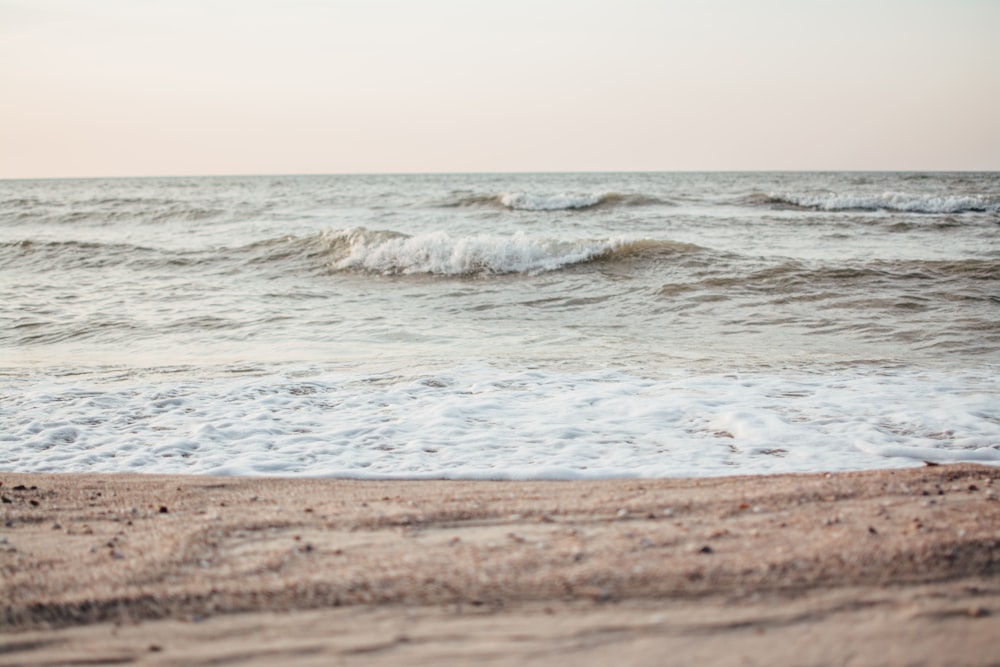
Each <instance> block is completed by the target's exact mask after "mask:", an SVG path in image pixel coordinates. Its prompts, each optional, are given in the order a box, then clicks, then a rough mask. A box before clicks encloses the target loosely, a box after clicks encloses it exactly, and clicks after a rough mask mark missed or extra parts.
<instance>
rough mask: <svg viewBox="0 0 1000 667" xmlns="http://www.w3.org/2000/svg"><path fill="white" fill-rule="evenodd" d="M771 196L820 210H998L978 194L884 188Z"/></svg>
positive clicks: (995, 203) (993, 202)
mask: <svg viewBox="0 0 1000 667" xmlns="http://www.w3.org/2000/svg"><path fill="white" fill-rule="evenodd" d="M770 197H771V199H772V200H775V201H783V202H788V203H789V204H793V205H795V206H802V207H805V208H815V209H819V210H821V211H850V210H866V211H876V210H888V211H899V212H904V213H937V214H945V213H963V212H970V211H972V212H985V213H1000V202H998V201H996V200H993V199H990V198H988V197H984V196H981V195H973V196H939V195H929V194H908V193H905V192H885V193H882V194H881V195H874V196H872V195H851V194H835V193H829V194H822V195H796V194H791V195H788V194H772V195H770Z"/></svg>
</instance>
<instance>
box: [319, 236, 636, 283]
mask: <svg viewBox="0 0 1000 667" xmlns="http://www.w3.org/2000/svg"><path fill="white" fill-rule="evenodd" d="M324 241H325V242H326V243H327V244H328V245H329V247H330V249H331V254H332V261H331V266H332V267H333V268H334V269H336V270H345V269H355V270H364V271H371V272H375V273H382V274H387V275H391V274H416V273H427V274H436V275H445V276H455V275H477V274H501V273H533V272H542V271H553V270H556V269H559V268H562V267H564V266H567V265H571V264H576V263H579V262H585V261H588V260H590V259H593V258H595V257H599V256H601V255H603V254H606V253H608V252H612V251H614V250H615V249H616V248H618V247H621V246H622V244H624V243H627V241H626V240H624V239H605V240H577V241H570V240H556V239H548V238H540V237H533V236H529V235H527V234H525V233H523V232H517V233H515V234H512V235H510V236H499V235H491V234H474V235H468V236H452V235H450V234H448V233H446V232H428V233H424V234H417V235H414V236H407V235H404V234H398V233H394V232H386V231H370V230H367V229H353V230H344V231H329V232H326V233H324Z"/></svg>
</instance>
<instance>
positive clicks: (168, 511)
mask: <svg viewBox="0 0 1000 667" xmlns="http://www.w3.org/2000/svg"><path fill="white" fill-rule="evenodd" d="M169 513H170V510H168V509H167V506H166V505H160V514H169Z"/></svg>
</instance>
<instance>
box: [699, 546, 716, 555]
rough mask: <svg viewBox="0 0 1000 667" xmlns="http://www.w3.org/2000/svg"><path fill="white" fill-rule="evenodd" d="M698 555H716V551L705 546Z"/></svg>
mask: <svg viewBox="0 0 1000 667" xmlns="http://www.w3.org/2000/svg"><path fill="white" fill-rule="evenodd" d="M698 553H700V554H711V553H715V550H714V549H712V547H710V546H708V545H707V544H706V545H705V546H703V547H702V548H701V549H699V550H698Z"/></svg>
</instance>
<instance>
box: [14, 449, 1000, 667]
mask: <svg viewBox="0 0 1000 667" xmlns="http://www.w3.org/2000/svg"><path fill="white" fill-rule="evenodd" d="M0 482H2V486H0V495H2V497H3V505H2V509H3V519H4V521H5V528H4V530H3V533H2V538H0V565H2V573H3V580H4V585H3V590H2V606H3V615H2V617H0V623H2V632H0V664H24V665H51V664H107V663H116V664H122V663H128V664H132V663H136V664H230V663H232V664H474V663H482V664H595V665H596V664H607V663H608V662H611V661H618V662H622V663H624V664H662V663H664V662H665V661H668V662H670V663H671V664H699V665H706V664H720V665H721V664H769V665H775V664H797V665H806V664H808V665H827V664H830V665H834V664H836V665H843V664H865V665H878V664H885V665H890V664H897V665H898V664H907V665H923V664H926V665H944V664H947V665H989V664H996V660H997V656H1000V578H998V576H997V573H998V562H1000V500H998V497H1000V469H998V468H996V467H991V466H979V465H972V464H956V465H940V466H927V467H917V468H908V469H896V470H876V471H866V472H848V473H815V474H791V475H774V476H736V477H718V478H706V479H611V480H596V481H541V482H512V481H454V480H451V481H442V480H437V481H435V480H426V481H399V480H382V481H379V480H363V481H362V480H344V479H304V478H297V479H281V478H223V477H208V476H167V475H134V474H25V473H9V472H6V473H2V474H0ZM668 658H669V660H668Z"/></svg>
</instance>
